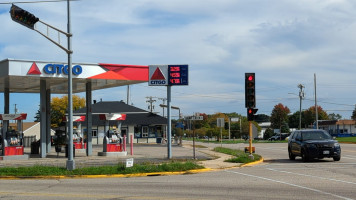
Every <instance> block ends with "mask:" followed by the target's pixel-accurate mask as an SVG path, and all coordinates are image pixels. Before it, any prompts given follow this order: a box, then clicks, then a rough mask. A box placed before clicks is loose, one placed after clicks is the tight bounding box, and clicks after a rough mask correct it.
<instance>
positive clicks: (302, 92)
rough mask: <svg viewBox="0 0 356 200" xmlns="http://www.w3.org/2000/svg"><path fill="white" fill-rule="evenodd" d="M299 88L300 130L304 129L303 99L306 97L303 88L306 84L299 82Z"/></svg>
mask: <svg viewBox="0 0 356 200" xmlns="http://www.w3.org/2000/svg"><path fill="white" fill-rule="evenodd" d="M298 88H299V89H300V90H299V103H300V105H299V130H300V129H302V99H303V97H304V91H303V88H304V85H302V84H299V85H298Z"/></svg>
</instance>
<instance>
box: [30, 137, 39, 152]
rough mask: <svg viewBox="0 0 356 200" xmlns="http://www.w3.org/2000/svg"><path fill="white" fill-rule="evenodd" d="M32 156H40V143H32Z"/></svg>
mask: <svg viewBox="0 0 356 200" xmlns="http://www.w3.org/2000/svg"><path fill="white" fill-rule="evenodd" d="M31 154H40V141H39V140H38V141H34V142H31Z"/></svg>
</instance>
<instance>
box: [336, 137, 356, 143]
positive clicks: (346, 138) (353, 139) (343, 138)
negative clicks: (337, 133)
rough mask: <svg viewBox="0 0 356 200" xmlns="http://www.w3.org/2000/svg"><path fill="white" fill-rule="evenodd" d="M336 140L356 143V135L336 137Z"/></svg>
mask: <svg viewBox="0 0 356 200" xmlns="http://www.w3.org/2000/svg"><path fill="white" fill-rule="evenodd" d="M336 140H337V141H339V142H345V143H356V137H338V138H336Z"/></svg>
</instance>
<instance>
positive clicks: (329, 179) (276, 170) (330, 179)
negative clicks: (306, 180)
mask: <svg viewBox="0 0 356 200" xmlns="http://www.w3.org/2000/svg"><path fill="white" fill-rule="evenodd" d="M266 169H268V170H271V171H275V172H281V173H286V174H294V175H299V176H306V177H311V178H318V179H323V180H328V181H336V182H341V183H347V184H354V185H356V183H355V182H350V181H343V180H338V179H333V178H325V177H319V176H313V175H308V174H301V173H295V172H289V171H282V170H278V169H273V168H266Z"/></svg>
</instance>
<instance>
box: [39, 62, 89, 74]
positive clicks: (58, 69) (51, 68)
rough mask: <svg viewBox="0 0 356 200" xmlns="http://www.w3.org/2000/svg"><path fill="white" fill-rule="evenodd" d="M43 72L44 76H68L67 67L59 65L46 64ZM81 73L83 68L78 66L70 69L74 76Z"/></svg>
mask: <svg viewBox="0 0 356 200" xmlns="http://www.w3.org/2000/svg"><path fill="white" fill-rule="evenodd" d="M43 71H44V72H45V73H46V74H62V73H63V74H65V75H68V65H61V64H47V65H45V66H44V68H43ZM82 72H83V68H82V67H81V66H80V65H75V66H73V67H72V73H73V74H74V75H79V74H81V73H82Z"/></svg>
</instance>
